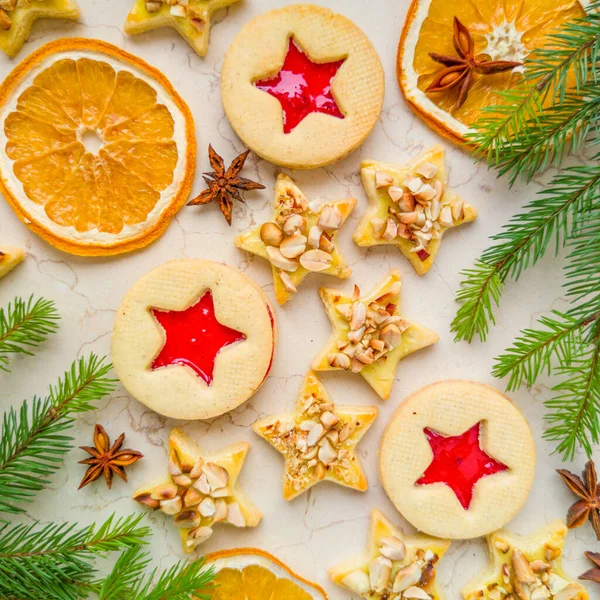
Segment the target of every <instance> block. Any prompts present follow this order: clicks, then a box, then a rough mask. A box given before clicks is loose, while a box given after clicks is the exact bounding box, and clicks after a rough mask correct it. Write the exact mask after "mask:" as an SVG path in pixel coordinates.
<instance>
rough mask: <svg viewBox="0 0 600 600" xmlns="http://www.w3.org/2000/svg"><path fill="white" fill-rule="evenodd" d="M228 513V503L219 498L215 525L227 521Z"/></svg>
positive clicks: (216, 504)
mask: <svg viewBox="0 0 600 600" xmlns="http://www.w3.org/2000/svg"><path fill="white" fill-rule="evenodd" d="M228 512H229V509H228V508H227V502H225V500H223V498H218V499H217V500H216V501H215V514H214V515H213V523H218V522H219V521H223V520H225V519H226V518H227V513H228Z"/></svg>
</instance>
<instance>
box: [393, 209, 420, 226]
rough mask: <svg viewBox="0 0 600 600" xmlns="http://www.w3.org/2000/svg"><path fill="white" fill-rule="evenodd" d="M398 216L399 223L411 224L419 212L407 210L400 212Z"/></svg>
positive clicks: (415, 220)
mask: <svg viewBox="0 0 600 600" xmlns="http://www.w3.org/2000/svg"><path fill="white" fill-rule="evenodd" d="M398 218H399V219H400V223H404V224H405V225H412V224H413V223H416V222H417V219H418V218H419V214H418V213H416V212H414V211H413V212H407V213H401V214H400V215H399V216H398Z"/></svg>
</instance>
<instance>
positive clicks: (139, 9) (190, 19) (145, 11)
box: [125, 0, 238, 56]
mask: <svg viewBox="0 0 600 600" xmlns="http://www.w3.org/2000/svg"><path fill="white" fill-rule="evenodd" d="M237 1H238V0H135V4H134V5H133V8H132V9H131V12H130V13H129V14H128V15H127V20H126V21H125V32H126V33H129V34H136V33H145V32H146V31H153V30H154V29H161V28H163V27H171V28H173V29H175V30H176V31H177V32H179V34H180V35H181V37H183V39H184V40H185V41H186V42H187V43H188V44H189V45H190V46H191V47H192V48H193V49H194V50H195V51H196V54H198V55H199V56H205V55H206V53H207V52H208V42H209V38H210V27H211V18H212V15H213V14H214V13H215V12H216V11H217V10H219V9H221V8H226V7H227V6H231V5H232V4H233V3H234V2H237Z"/></svg>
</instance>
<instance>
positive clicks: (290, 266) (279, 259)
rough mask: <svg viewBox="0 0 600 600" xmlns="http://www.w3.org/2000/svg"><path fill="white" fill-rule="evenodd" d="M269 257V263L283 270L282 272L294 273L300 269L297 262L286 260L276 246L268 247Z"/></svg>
mask: <svg viewBox="0 0 600 600" xmlns="http://www.w3.org/2000/svg"><path fill="white" fill-rule="evenodd" d="M266 250H267V255H268V256H269V261H270V262H271V264H272V265H273V266H274V267H277V268H278V269H281V270H282V271H289V272H290V273H293V272H294V271H295V270H296V269H297V268H298V263H297V262H296V261H295V260H291V259H289V258H286V257H285V256H284V255H283V254H281V251H280V250H279V248H275V247H274V246H267V248H266Z"/></svg>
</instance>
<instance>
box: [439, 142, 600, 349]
mask: <svg viewBox="0 0 600 600" xmlns="http://www.w3.org/2000/svg"><path fill="white" fill-rule="evenodd" d="M593 160H594V161H595V162H597V161H599V160H600V153H599V154H597V155H596V156H595V157H594V159H593ZM599 197H600V166H589V167H571V168H569V169H565V170H564V171H563V172H562V173H560V174H559V175H557V176H556V177H554V178H553V179H552V181H551V182H550V183H549V185H548V187H547V188H545V189H544V190H542V191H541V192H539V193H538V194H537V196H536V198H534V200H533V201H532V202H530V203H529V204H527V205H526V206H525V208H524V211H523V212H521V213H518V214H517V215H515V216H514V217H513V218H512V219H511V220H510V221H509V223H508V224H507V225H506V226H505V227H504V230H503V231H502V232H500V233H499V234H497V235H495V236H493V237H492V239H493V240H494V241H495V242H496V243H495V244H493V245H492V246H491V247H490V248H488V249H487V250H485V251H484V252H483V254H482V255H481V257H480V258H479V259H478V261H477V262H476V264H475V266H474V267H473V268H471V269H467V270H465V271H463V272H462V274H463V276H464V277H465V279H464V280H463V281H462V282H461V284H460V286H461V287H460V290H459V292H458V294H457V297H456V299H457V301H459V302H461V303H462V306H461V307H460V309H459V310H458V312H457V314H456V316H455V318H454V320H453V321H452V326H451V330H452V331H453V332H455V333H456V337H455V340H456V341H459V340H467V341H468V342H471V341H472V340H473V338H474V337H475V335H477V336H478V337H479V339H480V340H482V341H485V339H486V338H487V334H488V331H489V326H490V324H494V323H495V320H494V315H493V309H494V306H498V304H499V301H500V294H501V292H502V288H503V285H504V283H505V281H506V280H507V279H508V278H512V279H515V280H517V279H519V277H520V276H521V274H522V272H523V271H524V270H525V269H527V268H529V267H531V266H533V265H535V264H536V263H537V262H538V260H539V259H540V258H541V257H542V256H544V254H545V253H546V251H547V250H548V246H549V245H550V244H551V243H552V242H553V245H554V251H555V252H557V251H558V249H559V248H560V247H561V246H563V245H564V244H565V243H566V242H567V240H568V239H569V238H571V237H574V236H577V235H581V232H582V231H583V228H591V227H593V226H594V225H593V224H594V223H595V218H591V219H590V215H596V213H597V211H598V210H600V200H599V199H598V198H599ZM584 217H585V219H584ZM585 220H587V222H585ZM598 222H599V223H600V215H599V217H598ZM592 233H595V230H594V231H592ZM597 239H600V237H598V238H597ZM578 252H580V253H583V254H585V253H586V252H591V250H590V249H589V248H587V249H582V250H578ZM598 252H599V256H600V249H598ZM597 264H598V263H597ZM577 271H579V272H581V273H582V277H583V274H584V273H586V271H585V270H584V268H583V267H582V266H581V265H578V266H577ZM587 279H589V276H588V277H587ZM583 283H584V287H585V285H586V283H585V282H583ZM588 289H589V288H588ZM599 289H600V288H599Z"/></svg>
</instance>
